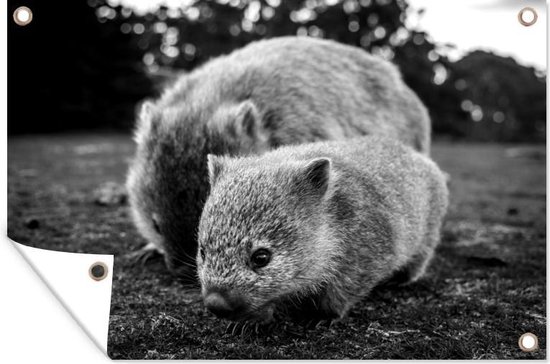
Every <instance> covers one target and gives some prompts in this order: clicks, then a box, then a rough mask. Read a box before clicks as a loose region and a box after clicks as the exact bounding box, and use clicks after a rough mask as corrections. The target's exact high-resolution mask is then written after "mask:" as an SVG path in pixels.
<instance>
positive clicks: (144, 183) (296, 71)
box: [127, 37, 430, 276]
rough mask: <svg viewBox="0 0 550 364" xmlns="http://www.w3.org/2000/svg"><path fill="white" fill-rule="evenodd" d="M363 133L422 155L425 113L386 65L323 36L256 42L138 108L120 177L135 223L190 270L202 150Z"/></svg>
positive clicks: (240, 149)
mask: <svg viewBox="0 0 550 364" xmlns="http://www.w3.org/2000/svg"><path fill="white" fill-rule="evenodd" d="M366 134H377V135H386V136H388V137H391V138H394V139H398V140H401V141H402V142H403V143H405V144H407V145H411V146H412V147H414V148H416V149H417V150H419V151H421V152H423V153H426V154H427V153H428V151H429V145H430V120H429V117H428V114H427V112H426V110H425V108H424V106H423V105H422V103H421V102H420V101H419V99H418V98H417V96H416V95H415V94H414V93H413V92H412V91H411V90H410V89H409V88H408V87H407V86H406V85H405V84H404V82H403V81H402V79H401V76H400V75H399V72H398V71H397V69H396V68H395V67H394V66H393V65H391V64H390V63H388V62H386V61H383V60H381V59H379V58H376V57H373V56H371V55H370V54H368V53H367V52H365V51H364V50H362V49H360V48H356V47H350V46H346V45H342V44H339V43H336V42H333V41H328V40H318V39H312V38H296V37H284V38H275V39H271V40H265V41H259V42H254V43H252V44H250V45H248V46H246V47H245V48H243V49H241V50H237V51H235V52H233V53H231V54H230V55H227V56H223V57H218V58H216V59H213V60H211V61H209V62H207V63H206V64H204V65H203V66H201V67H199V68H198V69H196V70H194V71H193V72H191V73H189V74H187V75H184V76H182V77H181V78H179V79H178V80H177V81H176V82H175V83H174V85H173V86H171V87H170V88H168V89H167V90H166V91H165V92H164V94H163V95H162V96H161V97H160V98H159V99H158V100H157V101H155V102H154V103H152V102H147V103H145V104H144V106H143V108H142V111H141V114H140V116H139V121H138V125H137V128H136V134H135V139H136V141H137V151H136V155H135V158H134V160H133V162H132V164H131V167H130V172H129V175H128V181H127V187H128V191H129V200H130V205H131V209H132V214H133V218H134V222H135V224H136V226H137V227H138V229H139V231H140V232H141V233H142V235H143V236H144V237H145V238H146V239H147V240H148V241H149V243H150V244H149V245H148V247H149V248H151V249H156V250H158V251H160V252H161V253H163V254H164V255H165V260H166V263H167V265H168V267H169V268H170V269H171V270H172V271H173V272H174V273H176V274H180V275H191V276H195V272H194V270H193V269H194V264H195V255H196V247H197V243H196V231H197V227H198V222H199V217H200V213H201V210H202V207H203V203H204V199H205V198H206V194H207V192H208V178H207V170H206V155H207V154H209V153H211V154H215V155H231V156H237V155H248V154H261V153H263V152H265V151H268V150H271V149H273V148H275V147H279V146H282V145H289V144H301V143H306V142H314V141H321V140H342V139H347V138H351V137H357V136H361V135H366Z"/></svg>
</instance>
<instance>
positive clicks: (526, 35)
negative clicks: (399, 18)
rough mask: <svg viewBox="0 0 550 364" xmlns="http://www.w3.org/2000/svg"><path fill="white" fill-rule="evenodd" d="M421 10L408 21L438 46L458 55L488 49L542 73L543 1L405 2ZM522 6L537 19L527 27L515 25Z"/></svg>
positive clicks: (457, 0) (543, 64) (544, 60)
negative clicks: (444, 45) (450, 45)
mask: <svg viewBox="0 0 550 364" xmlns="http://www.w3.org/2000/svg"><path fill="white" fill-rule="evenodd" d="M409 4H410V5H411V7H414V8H424V9H425V12H424V14H423V16H422V17H421V18H420V19H416V21H415V19H411V20H412V21H413V22H414V23H415V24H412V25H413V26H414V25H416V27H418V28H420V29H423V30H425V31H426V32H427V33H428V34H430V35H431V36H432V38H433V40H434V41H436V42H438V43H447V42H448V43H453V44H455V45H456V46H457V50H458V52H459V53H460V52H467V51H469V50H473V49H480V48H481V49H485V50H491V51H494V52H495V53H498V54H500V55H509V56H513V57H514V58H515V59H516V60H517V61H518V62H520V63H522V64H526V65H530V66H535V67H536V68H537V69H540V70H546V47H547V45H548V43H547V40H546V4H545V1H544V0H446V1H443V0H409ZM525 6H530V7H532V8H534V9H535V10H536V12H537V14H538V20H537V22H536V23H535V24H533V25H532V26H530V27H525V26H523V25H521V24H520V23H519V22H518V18H517V16H518V13H519V11H520V10H521V9H522V8H524V7H525Z"/></svg>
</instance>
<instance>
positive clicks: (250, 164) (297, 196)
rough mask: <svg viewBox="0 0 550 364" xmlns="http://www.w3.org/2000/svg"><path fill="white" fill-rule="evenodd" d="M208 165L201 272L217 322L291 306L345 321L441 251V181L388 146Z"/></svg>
mask: <svg viewBox="0 0 550 364" xmlns="http://www.w3.org/2000/svg"><path fill="white" fill-rule="evenodd" d="M208 168H209V172H210V173H209V174H210V183H211V185H212V189H211V192H210V196H209V197H208V199H207V201H206V204H205V207H204V210H203V213H202V217H201V221H200V225H199V252H198V255H197V263H198V275H199V279H200V282H201V286H202V295H203V298H204V303H205V305H206V307H207V308H208V309H209V310H210V311H212V312H213V313H215V314H216V315H218V316H220V317H224V318H228V319H232V320H257V321H269V320H270V319H271V318H272V317H273V314H274V313H276V312H280V311H284V309H285V308H286V306H287V305H289V304H294V305H298V306H299V305H304V306H307V308H308V310H311V309H312V308H314V309H315V310H316V312H315V315H314V316H315V317H321V318H341V317H343V316H344V315H345V314H346V313H347V312H348V310H349V309H350V308H351V307H352V306H353V305H354V304H355V303H357V302H358V301H359V300H360V299H361V298H362V297H364V296H365V295H367V294H368V293H369V292H370V291H371V289H372V288H373V287H374V286H376V285H377V284H379V283H381V282H384V281H385V280H388V279H389V278H390V277H392V276H394V275H396V274H397V275H398V276H400V277H401V278H402V279H403V282H411V281H414V280H416V279H417V278H419V277H420V276H421V275H422V274H423V273H424V270H425V269H426V266H427V264H428V262H429V261H430V259H431V257H432V255H433V252H434V249H435V247H436V245H437V244H438V242H439V230H440V227H441V223H442V219H443V217H444V215H445V212H446V209H447V199H448V192H447V187H446V183H445V178H444V176H443V174H442V172H441V171H440V170H439V168H438V167H437V165H436V164H435V163H434V162H432V161H431V160H430V159H429V158H428V157H426V156H425V155H422V154H420V153H418V152H415V151H414V150H413V149H412V148H409V147H406V146H403V145H402V144H400V143H398V142H395V141H393V140H390V139H387V138H380V137H371V136H368V137H361V138H356V139H350V140H348V141H344V142H319V143H311V144H303V145H300V146H289V147H282V148H280V149H277V150H274V151H271V152H269V153H266V154H264V155H262V156H251V157H241V158H228V157H215V156H209V157H208ZM281 308H282V309H283V310H279V309H281Z"/></svg>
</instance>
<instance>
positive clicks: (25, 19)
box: [13, 6, 32, 27]
mask: <svg viewBox="0 0 550 364" xmlns="http://www.w3.org/2000/svg"><path fill="white" fill-rule="evenodd" d="M13 21H14V22H15V23H16V24H17V25H21V26H22V27H24V26H25V25H27V24H29V23H30V22H31V21H32V10H31V9H29V8H28V7H26V6H20V7H18V8H17V9H15V11H14V12H13Z"/></svg>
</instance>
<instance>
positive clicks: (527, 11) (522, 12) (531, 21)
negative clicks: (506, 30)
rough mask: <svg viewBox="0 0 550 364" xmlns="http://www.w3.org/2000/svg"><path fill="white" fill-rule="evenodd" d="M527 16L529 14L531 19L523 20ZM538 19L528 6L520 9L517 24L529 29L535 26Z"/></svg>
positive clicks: (534, 11)
mask: <svg viewBox="0 0 550 364" xmlns="http://www.w3.org/2000/svg"><path fill="white" fill-rule="evenodd" d="M529 14H531V16H532V18H531V19H529V18H527V19H525V17H526V16H527V15H529ZM538 18H539V16H538V14H537V11H536V10H535V9H533V8H531V7H529V6H527V7H525V8H523V9H521V10H520V11H519V13H518V20H519V22H520V23H521V24H522V25H524V26H526V27H530V26H531V25H533V24H535V23H536V22H537V19H538Z"/></svg>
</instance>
